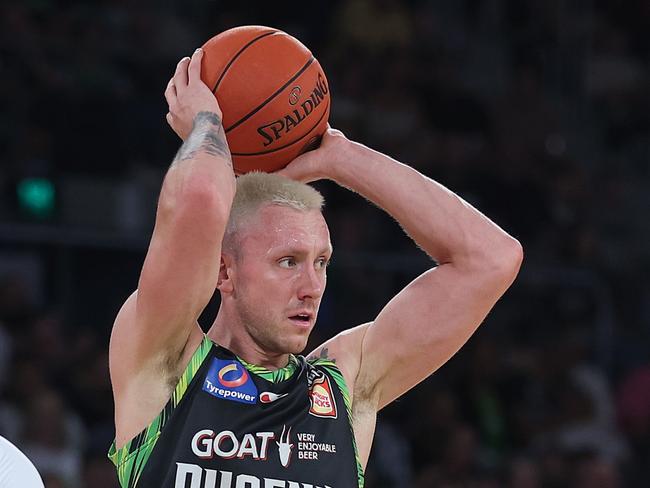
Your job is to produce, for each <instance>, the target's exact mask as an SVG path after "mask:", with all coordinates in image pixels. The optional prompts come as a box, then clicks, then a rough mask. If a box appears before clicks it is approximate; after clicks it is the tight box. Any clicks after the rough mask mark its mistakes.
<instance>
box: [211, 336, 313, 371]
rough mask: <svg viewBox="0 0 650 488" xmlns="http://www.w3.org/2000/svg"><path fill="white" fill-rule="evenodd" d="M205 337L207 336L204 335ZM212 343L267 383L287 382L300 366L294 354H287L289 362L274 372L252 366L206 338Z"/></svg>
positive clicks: (255, 365) (262, 367)
mask: <svg viewBox="0 0 650 488" xmlns="http://www.w3.org/2000/svg"><path fill="white" fill-rule="evenodd" d="M206 337H207V334H206ZM207 338H208V339H209V340H210V341H212V343H213V344H214V345H215V346H216V347H218V348H220V349H222V350H223V351H226V352H227V353H228V354H230V355H232V356H233V357H234V358H235V359H236V360H237V361H238V362H240V363H241V364H242V366H244V367H245V368H246V369H247V370H248V371H250V372H251V373H253V374H254V375H256V376H259V377H260V378H262V379H264V380H266V381H269V382H271V383H281V382H283V381H287V380H289V379H291V377H292V376H293V374H294V373H295V372H296V370H298V366H299V365H300V361H299V360H298V358H297V357H296V356H295V355H294V354H289V362H288V363H287V365H286V366H285V367H283V368H280V369H276V370H274V371H272V370H270V369H268V368H266V367H264V366H259V365H257V364H252V363H249V362H248V361H246V360H245V359H243V358H241V357H239V356H238V355H237V354H235V353H234V352H232V351H231V350H230V349H228V348H226V347H224V346H222V345H221V344H218V343H217V342H215V341H213V340H212V339H210V338H209V337H207Z"/></svg>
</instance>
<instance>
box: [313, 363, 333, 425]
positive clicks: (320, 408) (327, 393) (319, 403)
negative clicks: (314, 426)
mask: <svg viewBox="0 0 650 488" xmlns="http://www.w3.org/2000/svg"><path fill="white" fill-rule="evenodd" d="M309 401H310V402H311V408H310V409H309V413H310V414H311V415H314V416H315V417H324V418H333V419H335V418H337V416H338V414H337V411H336V400H335V398H334V394H333V393H332V387H331V385H330V380H329V378H328V377H327V376H325V375H324V374H322V375H319V376H318V377H317V378H316V379H314V381H313V382H312V384H311V387H310V388H309Z"/></svg>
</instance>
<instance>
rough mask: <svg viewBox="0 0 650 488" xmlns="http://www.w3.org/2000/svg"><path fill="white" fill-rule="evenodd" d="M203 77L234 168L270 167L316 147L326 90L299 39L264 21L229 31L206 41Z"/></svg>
mask: <svg viewBox="0 0 650 488" xmlns="http://www.w3.org/2000/svg"><path fill="white" fill-rule="evenodd" d="M203 50H204V53H203V60H202V64H201V76H202V79H203V81H204V82H205V83H206V84H207V85H208V86H209V87H210V88H211V89H212V91H213V93H214V94H215V96H216V97H217V100H218V101H219V105H220V107H221V110H222V111H223V125H224V129H225V131H226V138H227V139H228V145H229V146H230V152H231V154H232V159H233V164H234V167H235V172H236V173H238V174H243V173H246V172H248V171H252V170H260V171H266V172H272V171H275V170H277V169H280V168H283V167H284V166H286V165H287V164H288V163H289V162H291V161H292V160H293V159H294V158H295V157H296V156H298V155H300V154H302V153H303V152H305V151H308V150H309V149H313V148H315V147H318V145H319V143H320V138H321V136H322V135H323V133H324V132H325V129H326V128H327V120H328V117H329V112H330V92H329V86H328V83H327V78H326V77H325V73H324V72H323V69H322V68H321V66H320V64H319V63H318V61H317V60H316V58H314V56H313V55H312V53H311V51H309V49H307V48H306V47H305V46H304V45H303V44H302V43H301V42H300V41H298V40H297V39H296V38H294V37H292V36H290V35H289V34H286V33H285V32H282V31H279V30H277V29H273V28H270V27H262V26H243V27H236V28H234V29H230V30H227V31H225V32H222V33H221V34H219V35H217V36H215V37H213V38H212V39H210V40H209V41H208V42H206V43H205V44H204V45H203Z"/></svg>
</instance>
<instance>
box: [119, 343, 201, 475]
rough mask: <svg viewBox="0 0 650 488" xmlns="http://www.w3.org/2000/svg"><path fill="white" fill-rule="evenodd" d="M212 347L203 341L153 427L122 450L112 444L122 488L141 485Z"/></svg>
mask: <svg viewBox="0 0 650 488" xmlns="http://www.w3.org/2000/svg"><path fill="white" fill-rule="evenodd" d="M211 348H212V341H211V340H210V339H209V338H208V337H207V336H203V341H202V342H201V344H200V345H199V347H198V348H197V350H196V352H195V353H194V354H193V355H192V358H191V359H190V362H189V364H188V365H187V368H185V371H184V372H183V375H182V376H181V377H180V379H179V380H178V383H177V384H176V388H175V389H174V392H173V393H172V396H171V398H170V399H169V401H168V402H167V405H165V408H164V409H163V411H162V412H160V413H159V414H158V416H157V417H156V418H155V419H154V421H153V422H151V424H149V427H147V428H145V429H144V430H143V431H142V432H140V433H139V434H138V435H137V436H135V437H134V438H133V439H132V440H131V441H129V442H127V443H126V444H125V445H124V446H122V447H121V448H120V449H116V448H115V442H113V444H112V445H111V447H110V450H109V452H108V457H109V459H110V460H111V461H113V464H115V466H116V467H117V477H118V479H119V480H120V485H121V486H122V488H134V487H135V486H137V484H138V481H139V479H140V475H141V474H142V470H143V469H144V466H145V464H147V460H148V459H149V456H150V455H151V452H152V451H153V448H154V446H155V445H156V441H158V438H159V437H160V433H161V432H162V430H163V427H164V426H165V424H166V423H167V420H168V419H169V417H170V416H171V414H172V412H173V411H174V410H175V409H176V407H177V406H178V404H179V403H180V401H181V399H182V398H183V396H184V395H185V392H186V391H187V387H188V386H189V384H190V382H191V381H192V378H194V375H195V374H196V372H197V371H198V370H199V368H200V367H201V364H202V363H203V360H204V359H205V357H206V356H207V355H208V352H209V351H210V349H211Z"/></svg>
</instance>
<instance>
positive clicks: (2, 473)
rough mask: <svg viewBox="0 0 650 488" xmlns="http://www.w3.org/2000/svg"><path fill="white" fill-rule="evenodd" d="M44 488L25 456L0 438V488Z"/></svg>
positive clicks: (36, 472)
mask: <svg viewBox="0 0 650 488" xmlns="http://www.w3.org/2000/svg"><path fill="white" fill-rule="evenodd" d="M17 487H21V488H44V487H43V481H42V480H41V477H40V476H39V474H38V471H36V468H35V467H34V465H33V464H32V463H31V461H30V460H29V459H27V456H25V455H24V454H23V453H22V452H20V451H19V450H18V448H17V447H16V446H14V445H13V444H12V443H11V442H9V441H8V440H7V439H5V438H4V437H1V436H0V488H17Z"/></svg>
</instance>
